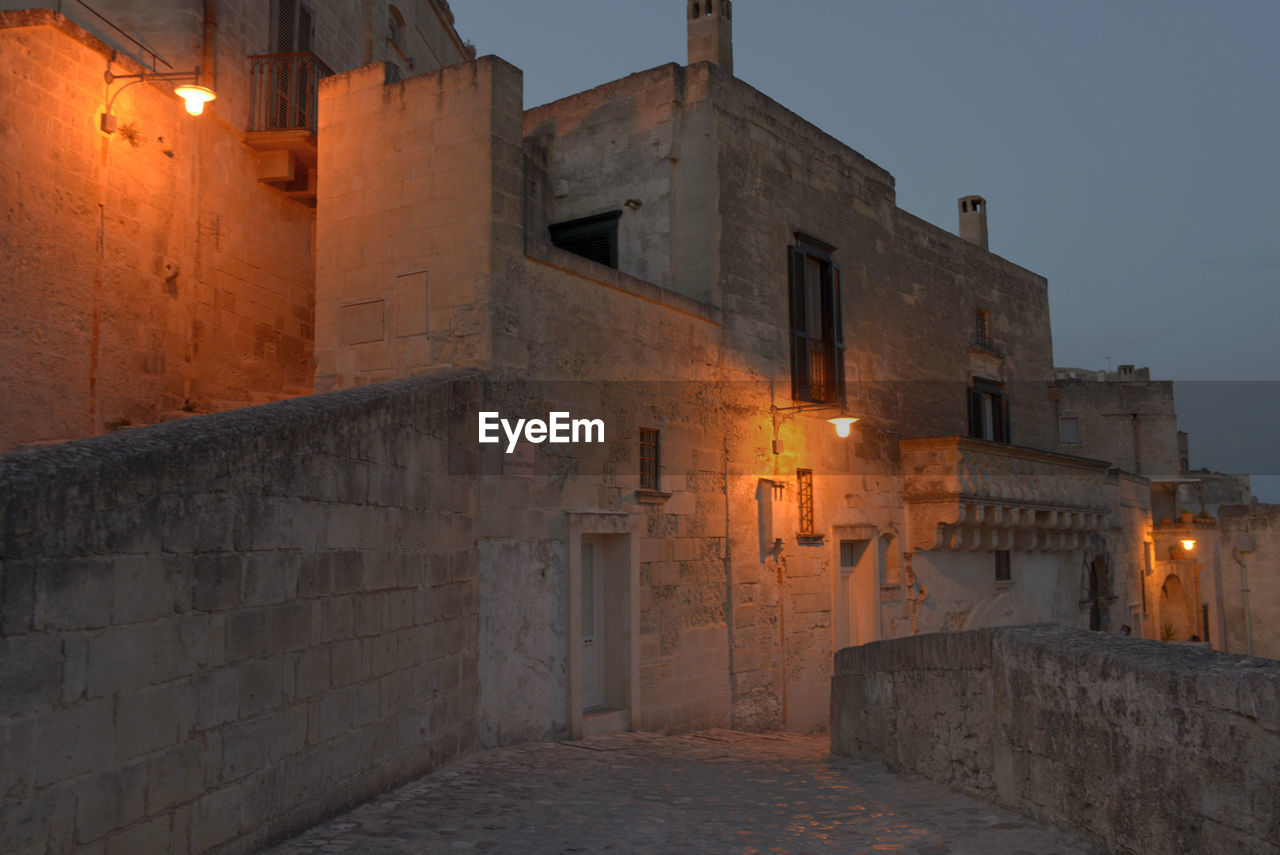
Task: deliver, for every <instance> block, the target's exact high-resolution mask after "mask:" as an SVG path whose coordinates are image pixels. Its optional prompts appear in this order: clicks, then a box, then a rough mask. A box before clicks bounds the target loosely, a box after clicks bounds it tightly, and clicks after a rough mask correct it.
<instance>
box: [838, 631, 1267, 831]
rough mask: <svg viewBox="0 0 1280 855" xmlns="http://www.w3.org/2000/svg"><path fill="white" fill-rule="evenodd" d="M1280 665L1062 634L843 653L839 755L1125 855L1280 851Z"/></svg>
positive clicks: (986, 634)
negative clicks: (986, 802) (1076, 833)
mask: <svg viewBox="0 0 1280 855" xmlns="http://www.w3.org/2000/svg"><path fill="white" fill-rule="evenodd" d="M1277 727H1280V665H1278V664H1277V663H1275V662H1270V661H1268V660H1263V659H1255V658H1250V657H1243V656H1230V655H1225V654H1219V653H1215V652H1213V651H1210V650H1205V649H1201V648H1193V647H1187V646H1184V645H1171V644H1161V643H1159V642H1153V641H1143V640H1140V639H1134V638H1120V637H1118V636H1114V635H1109V634H1104V633H1091V632H1088V631H1087V630H1077V629H1068V628H1065V627H1048V626H1035V627H1008V628H1001V629H987V630H975V631H970V632H964V633H951V634H941V635H926V636H918V637H915V638H909V639H897V640H894V641H885V642H879V643H876V644H872V645H866V646H863V647H856V648H846V649H844V650H841V651H840V652H839V653H837V654H836V674H835V678H834V680H833V681H832V700H831V745H832V751H833V752H835V753H837V754H843V755H848V756H857V757H866V758H872V759H878V760H883V761H884V762H886V763H888V764H889V765H890V766H892V767H893V768H896V769H900V770H904V771H909V772H914V773H916V774H920V775H924V776H925V777H928V778H932V779H934V780H937V781H941V782H943V783H946V784H948V785H950V786H952V787H955V788H956V789H959V790H961V791H963V792H967V793H971V794H974V795H977V796H981V797H983V798H987V799H990V800H992V801H997V802H1000V803H1001V804H1005V805H1008V806H1010V807H1013V808H1015V809H1017V810H1021V811H1024V812H1026V813H1029V814H1031V815H1033V816H1036V817H1039V818H1041V819H1046V820H1049V821H1052V822H1060V823H1065V824H1069V825H1072V826H1075V827H1076V828H1078V829H1080V830H1081V831H1084V832H1086V833H1089V834H1092V835H1094V836H1095V837H1098V838H1100V839H1101V840H1102V841H1104V842H1105V843H1106V844H1107V846H1108V848H1110V849H1111V850H1113V851H1120V852H1223V853H1227V852H1270V851H1273V850H1274V849H1275V848H1276V846H1277V844H1280V819H1278V818H1280V804H1278V803H1277V792H1276V787H1275V782H1276V777H1275V775H1276V773H1275V770H1276V768H1277V765H1278V764H1280V742H1277V740H1276V738H1275V734H1276V731H1277Z"/></svg>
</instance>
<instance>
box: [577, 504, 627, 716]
mask: <svg viewBox="0 0 1280 855" xmlns="http://www.w3.org/2000/svg"><path fill="white" fill-rule="evenodd" d="M569 520H570V536H569V544H568V545H569V591H568V594H569V602H568V606H569V608H568V613H569V614H568V618H569V626H568V630H569V632H568V637H567V638H566V639H565V640H566V642H567V646H568V663H567V664H568V668H569V673H568V678H569V679H568V686H567V687H566V688H567V690H568V691H567V693H566V694H567V697H566V701H567V710H566V712H567V713H568V719H569V732H570V735H571V736H572V737H573V738H575V739H580V738H581V737H582V736H583V735H589V734H592V733H600V732H605V731H614V730H629V729H631V727H632V723H633V722H634V721H635V716H636V704H637V700H638V686H639V662H638V659H637V651H638V647H637V645H636V644H635V642H634V634H635V631H636V629H637V628H638V626H639V615H638V613H637V600H636V597H635V596H634V594H633V592H634V591H635V590H636V582H637V579H638V576H639V561H638V558H639V556H637V555H635V554H634V550H633V548H632V546H633V543H634V542H635V536H634V535H633V533H632V531H631V528H632V526H633V525H634V524H635V521H634V519H633V518H632V517H631V515H629V514H613V513H573V514H569Z"/></svg>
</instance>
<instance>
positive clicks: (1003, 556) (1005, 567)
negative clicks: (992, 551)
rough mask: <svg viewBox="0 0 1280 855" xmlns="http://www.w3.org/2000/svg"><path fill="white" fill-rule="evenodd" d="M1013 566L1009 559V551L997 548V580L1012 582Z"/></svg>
mask: <svg viewBox="0 0 1280 855" xmlns="http://www.w3.org/2000/svg"><path fill="white" fill-rule="evenodd" d="M1012 581H1013V566H1012V564H1011V563H1010V561H1009V552H1008V550H1005V549H999V550H996V582H1012Z"/></svg>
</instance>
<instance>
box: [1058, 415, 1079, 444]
mask: <svg viewBox="0 0 1280 855" xmlns="http://www.w3.org/2000/svg"><path fill="white" fill-rule="evenodd" d="M1058 439H1059V440H1061V441H1062V442H1063V443H1064V444H1066V445H1079V444H1080V417H1079V416H1063V417H1062V418H1060V419H1058Z"/></svg>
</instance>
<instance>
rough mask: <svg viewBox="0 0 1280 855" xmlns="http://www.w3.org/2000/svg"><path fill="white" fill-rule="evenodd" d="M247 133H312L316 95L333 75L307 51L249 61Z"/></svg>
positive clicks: (250, 59)
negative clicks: (323, 83)
mask: <svg viewBox="0 0 1280 855" xmlns="http://www.w3.org/2000/svg"><path fill="white" fill-rule="evenodd" d="M249 61H250V63H251V66H250V90H249V91H250V95H249V130H251V131H292V130H309V131H312V132H314V131H315V129H316V91H317V90H318V89H319V84H320V80H321V78H324V77H328V76H329V75H331V74H333V69H331V68H329V66H327V65H325V64H324V62H323V61H321V59H320V58H319V57H318V56H316V55H315V54H314V53H312V52H311V51H296V52H294V53H267V54H260V55H258V56H251V57H249Z"/></svg>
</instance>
